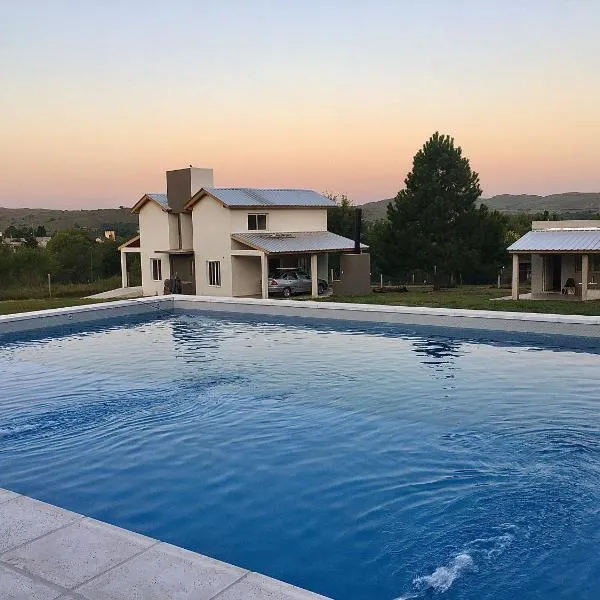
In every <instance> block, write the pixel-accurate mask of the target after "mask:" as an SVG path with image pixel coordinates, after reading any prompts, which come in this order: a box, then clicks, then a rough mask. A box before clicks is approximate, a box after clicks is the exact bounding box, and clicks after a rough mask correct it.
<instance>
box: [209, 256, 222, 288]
mask: <svg viewBox="0 0 600 600" xmlns="http://www.w3.org/2000/svg"><path fill="white" fill-rule="evenodd" d="M207 266H208V285H212V286H214V287H221V262H220V261H218V260H209V261H208V263H207Z"/></svg>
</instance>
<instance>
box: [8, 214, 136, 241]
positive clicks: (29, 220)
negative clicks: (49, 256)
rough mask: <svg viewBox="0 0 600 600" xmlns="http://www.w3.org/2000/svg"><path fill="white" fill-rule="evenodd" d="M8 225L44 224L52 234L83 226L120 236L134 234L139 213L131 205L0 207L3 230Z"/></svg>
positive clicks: (34, 226)
mask: <svg viewBox="0 0 600 600" xmlns="http://www.w3.org/2000/svg"><path fill="white" fill-rule="evenodd" d="M9 225H14V226H15V227H23V226H26V227H33V228H36V227H37V226H38V225H43V226H44V227H45V228H46V232H47V233H48V234H49V235H51V234H53V233H55V232H56V231H62V230H64V229H73V228H81V229H85V230H87V231H90V232H93V233H95V234H96V233H101V232H103V231H104V230H106V229H114V230H116V231H117V235H119V234H120V235H123V236H125V235H129V234H131V235H133V234H135V232H136V230H137V227H138V216H137V215H134V214H132V213H131V211H130V210H129V209H128V208H99V209H96V210H53V209H48V208H3V207H0V231H4V230H5V229H6V228H7V227H8V226H9Z"/></svg>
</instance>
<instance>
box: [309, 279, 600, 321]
mask: <svg viewBox="0 0 600 600" xmlns="http://www.w3.org/2000/svg"><path fill="white" fill-rule="evenodd" d="M509 295H510V289H506V288H501V289H498V288H496V287H495V286H462V287H457V288H451V289H445V290H441V291H438V292H434V291H432V289H431V287H428V288H425V287H412V286H409V287H408V291H407V292H404V293H401V292H378V293H376V292H373V293H371V294H369V295H368V296H360V297H344V296H330V297H327V298H322V299H321V302H354V303H358V304H378V305H390V306H430V307H434V308H467V309H471V310H503V311H514V312H533V313H552V314H564V315H600V300H590V301H587V302H576V301H572V300H519V301H514V300H498V301H492V299H493V298H500V297H502V296H509Z"/></svg>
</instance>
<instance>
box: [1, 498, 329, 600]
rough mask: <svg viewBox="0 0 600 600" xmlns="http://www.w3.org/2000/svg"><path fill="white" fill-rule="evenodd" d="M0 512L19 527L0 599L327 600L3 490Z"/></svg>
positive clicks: (5, 555) (7, 551) (5, 550)
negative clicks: (189, 599)
mask: <svg viewBox="0 0 600 600" xmlns="http://www.w3.org/2000/svg"><path fill="white" fill-rule="evenodd" d="M0 514H2V515H3V517H4V518H6V519H11V520H13V521H14V522H17V523H19V524H20V525H21V527H20V528H19V531H18V535H17V536H15V538H14V539H13V540H12V542H11V541H10V540H9V541H8V546H6V545H0V573H2V571H4V575H5V576H4V577H0V596H1V597H5V596H4V595H3V593H4V592H6V593H7V594H9V593H10V592H13V593H14V592H15V591H17V592H23V593H31V590H35V591H36V593H37V592H44V591H46V592H48V593H54V594H57V593H58V594H59V595H58V596H54V595H53V596H52V597H57V598H86V599H88V598H89V599H94V600H100V599H103V598H109V597H113V596H112V595H111V594H110V591H111V589H114V586H115V585H117V586H118V587H119V592H120V593H121V592H123V593H125V594H126V595H125V596H124V597H144V589H146V590H148V589H149V588H152V586H155V585H160V586H161V589H165V590H166V591H167V593H168V588H169V587H172V589H173V590H174V591H176V592H178V593H181V592H182V591H184V590H182V587H183V588H185V591H188V592H189V593H190V594H191V593H192V592H193V593H199V592H204V594H206V596H205V595H204V594H203V595H202V597H207V598H222V599H223V600H227V599H230V600H241V599H242V598H247V597H251V598H256V600H260V599H261V598H265V599H267V598H272V599H276V600H331V599H330V598H327V597H326V596H321V595H319V594H316V593H314V592H310V591H308V590H304V589H302V588H299V587H296V586H293V585H291V584H288V583H285V582H283V581H280V580H277V579H273V578H271V577H268V576H266V575H262V574H260V573H256V572H253V571H249V570H247V569H243V568H240V567H236V566H235V565H231V564H229V563H225V562H223V561H220V560H217V559H214V558H211V557H209V556H205V555H203V554H199V553H197V552H192V551H190V550H186V549H184V548H180V547H178V546H173V545H171V544H168V543H166V542H161V541H160V540H156V539H154V538H150V537H147V536H144V535H141V534H139V533H135V532H133V531H129V530H127V529H123V528H121V527H116V526H114V525H110V524H108V523H104V522H102V521H98V520H96V519H92V518H90V517H86V516H84V515H81V514H79V513H74V512H71V511H69V510H65V509H63V508H60V507H57V506H54V505H52V504H48V503H45V502H41V501H39V500H36V499H34V498H30V497H29V496H25V495H22V494H18V493H16V492H12V491H11V490H6V489H4V488H0ZM9 537H10V534H9ZM2 542H4V544H6V543H7V542H6V540H2ZM48 545H50V546H51V547H52V548H53V552H52V557H51V558H50V559H48V556H47V553H46V554H45V552H44V549H45V548H47V546H48ZM165 565H167V567H165ZM90 567H91V569H90ZM148 572H150V573H152V574H153V575H152V578H151V580H150V581H148V580H147V579H144V574H147V573H148ZM182 573H184V575H183V576H182ZM7 574H8V575H7ZM157 582H158V583H157ZM4 586H8V587H7V589H4ZM127 590H130V592H127ZM9 595H10V594H9ZM44 597H46V596H44ZM48 597H50V596H48Z"/></svg>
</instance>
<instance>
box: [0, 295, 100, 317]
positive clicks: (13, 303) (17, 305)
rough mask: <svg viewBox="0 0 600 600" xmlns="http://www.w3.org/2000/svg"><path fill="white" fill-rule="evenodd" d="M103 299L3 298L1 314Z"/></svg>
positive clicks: (0, 305) (95, 301)
mask: <svg viewBox="0 0 600 600" xmlns="http://www.w3.org/2000/svg"><path fill="white" fill-rule="evenodd" d="M98 302H101V300H87V299H85V298H35V299H33V300H2V301H0V315H10V314H13V313H19V312H29V311H31V310H44V309H46V308H61V307H62V306H79V305H80V304H94V303H98Z"/></svg>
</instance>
